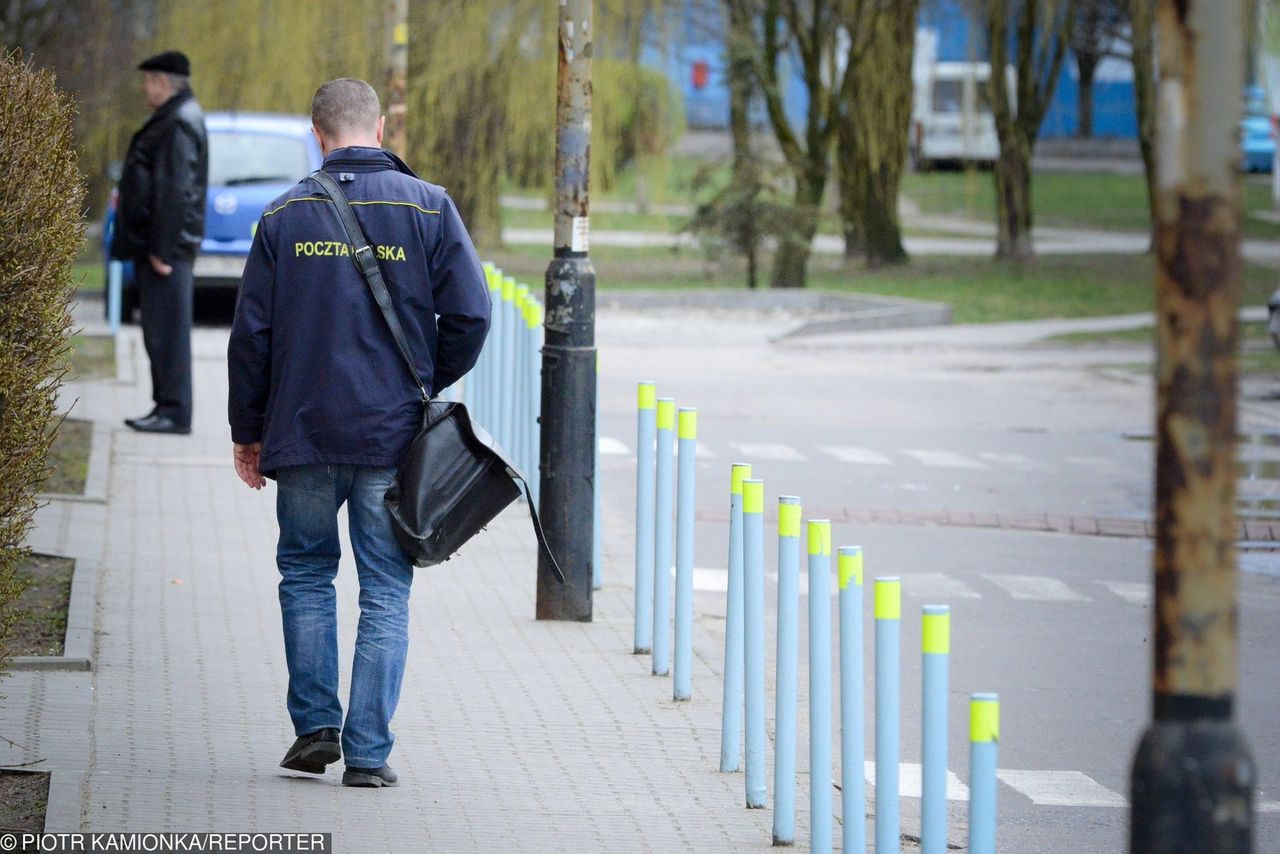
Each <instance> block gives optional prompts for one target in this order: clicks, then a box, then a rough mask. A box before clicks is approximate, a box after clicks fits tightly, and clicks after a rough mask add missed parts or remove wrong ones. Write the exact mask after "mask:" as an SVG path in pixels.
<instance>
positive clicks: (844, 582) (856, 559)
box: [836, 548, 862, 590]
mask: <svg viewBox="0 0 1280 854" xmlns="http://www.w3.org/2000/svg"><path fill="white" fill-rule="evenodd" d="M836 565H837V567H838V568H839V572H840V589H841V590H844V589H845V588H846V587H848V586H849V582H850V581H852V582H853V586H854V587H861V586H862V549H858V550H857V551H852V550H850V551H847V552H846V551H845V550H844V549H843V548H842V549H840V557H839V559H837V561H836Z"/></svg>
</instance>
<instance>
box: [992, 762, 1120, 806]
mask: <svg viewBox="0 0 1280 854" xmlns="http://www.w3.org/2000/svg"><path fill="white" fill-rule="evenodd" d="M996 778H997V779H999V780H1000V781H1001V782H1002V783H1004V784H1006V785H1008V786H1010V787H1011V788H1013V789H1015V790H1017V791H1018V792H1021V793H1022V794H1024V795H1026V796H1027V797H1028V798H1030V799H1031V802H1032V803H1033V804H1036V805H1037V806H1049V807H1123V806H1126V804H1127V802H1126V801H1125V799H1124V797H1123V796H1122V795H1120V794H1117V793H1116V792H1113V791H1111V790H1110V789H1108V788H1107V787H1106V786H1103V785H1102V784H1101V783H1099V782H1097V781H1096V780H1094V779H1093V778H1092V777H1090V776H1089V775H1088V774H1083V773H1081V772H1079V771H1011V770H1006V769H1001V770H999V771H996Z"/></svg>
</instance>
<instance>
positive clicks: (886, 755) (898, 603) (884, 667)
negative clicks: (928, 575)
mask: <svg viewBox="0 0 1280 854" xmlns="http://www.w3.org/2000/svg"><path fill="white" fill-rule="evenodd" d="M875 591H876V592H875V599H876V602H875V612H876V854H891V852H897V851H898V850H899V848H900V842H899V821H898V751H899V743H900V739H899V727H900V725H901V724H900V721H899V719H898V716H899V715H900V714H901V708H900V703H901V699H900V694H901V679H902V673H901V670H900V668H901V642H902V638H901V630H902V629H901V623H902V583H901V581H900V579H898V578H893V577H889V578H877V579H876V588H875Z"/></svg>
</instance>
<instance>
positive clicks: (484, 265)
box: [480, 261, 493, 276]
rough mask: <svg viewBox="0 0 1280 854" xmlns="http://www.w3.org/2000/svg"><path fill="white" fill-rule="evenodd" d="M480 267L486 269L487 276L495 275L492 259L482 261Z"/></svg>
mask: <svg viewBox="0 0 1280 854" xmlns="http://www.w3.org/2000/svg"><path fill="white" fill-rule="evenodd" d="M480 267H481V269H483V270H484V274H485V275H486V276H492V275H493V262H492V261H484V262H482V263H481V264H480Z"/></svg>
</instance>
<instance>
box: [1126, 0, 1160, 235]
mask: <svg viewBox="0 0 1280 854" xmlns="http://www.w3.org/2000/svg"><path fill="white" fill-rule="evenodd" d="M1152 6H1153V0H1129V25H1130V29H1131V31H1132V33H1133V35H1132V40H1133V41H1132V44H1133V98H1134V108H1135V112H1136V113H1137V118H1138V149H1139V150H1140V151H1141V152H1142V165H1143V169H1144V171H1145V173H1146V177H1147V208H1148V210H1149V211H1150V215H1151V226H1150V228H1151V241H1152V243H1151V246H1152V248H1154V246H1155V227H1156V222H1157V221H1158V217H1157V215H1156V155H1155V126H1156V96H1155V92H1156V84H1155V43H1154V33H1153V32H1152V27H1153V26H1154V23H1153V21H1152V11H1153V10H1152ZM1148 251H1151V249H1148Z"/></svg>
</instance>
